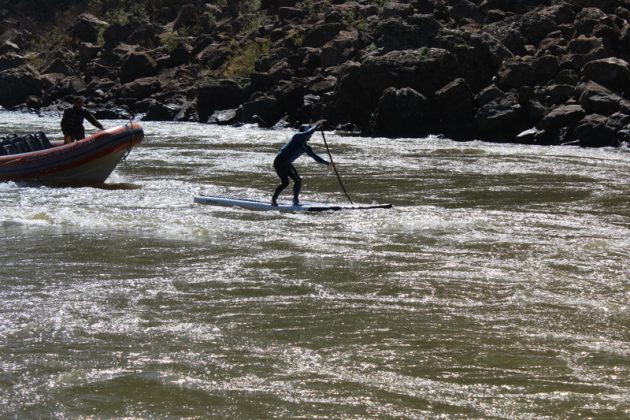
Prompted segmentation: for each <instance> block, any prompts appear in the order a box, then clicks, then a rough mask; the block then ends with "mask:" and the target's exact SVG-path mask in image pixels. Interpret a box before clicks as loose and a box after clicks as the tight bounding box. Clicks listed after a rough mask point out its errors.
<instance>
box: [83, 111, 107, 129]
mask: <svg viewBox="0 0 630 420" xmlns="http://www.w3.org/2000/svg"><path fill="white" fill-rule="evenodd" d="M83 111H84V112H83V117H85V119H86V120H88V121H89V122H90V124H92V125H93V126H94V127H96V128H98V129H99V130H104V128H103V124H101V123H100V122H98V120H97V119H96V118H94V115H92V113H91V112H90V111H88V110H87V109H85V110H83Z"/></svg>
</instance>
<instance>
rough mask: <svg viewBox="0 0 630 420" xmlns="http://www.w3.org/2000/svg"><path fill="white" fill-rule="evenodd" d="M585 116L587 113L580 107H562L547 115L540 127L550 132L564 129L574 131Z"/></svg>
mask: <svg viewBox="0 0 630 420" xmlns="http://www.w3.org/2000/svg"><path fill="white" fill-rule="evenodd" d="M585 116H586V111H585V110H584V108H582V106H580V105H560V106H558V107H557V108H554V109H553V110H551V111H550V112H549V113H547V115H545V117H544V118H543V119H542V120H541V121H540V123H539V125H540V127H541V128H542V129H544V130H546V131H548V132H549V131H555V130H560V129H562V128H567V129H569V130H570V131H573V129H574V128H575V127H576V126H577V124H578V122H580V120H582V118H584V117H585Z"/></svg>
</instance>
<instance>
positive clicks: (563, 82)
mask: <svg viewBox="0 0 630 420" xmlns="http://www.w3.org/2000/svg"><path fill="white" fill-rule="evenodd" d="M83 3H84V2H79V1H73V0H65V1H55V2H53V1H52V0H38V1H35V0H24V1H20V2H11V1H7V0H0V16H2V17H3V20H2V21H0V105H2V106H4V107H7V108H24V107H33V106H35V107H39V108H41V109H42V110H44V111H46V110H57V109H60V108H63V107H65V106H67V104H66V103H65V102H64V101H65V100H67V98H68V97H69V96H72V95H74V94H81V95H84V96H85V97H86V99H87V100H88V103H90V105H91V107H92V108H95V111H97V112H98V111H102V112H103V115H108V114H107V113H106V112H105V111H106V110H113V109H119V107H120V106H121V105H126V106H129V107H130V108H131V109H132V111H133V112H136V113H142V114H146V117H145V118H147V119H152V120H178V119H182V120H198V121H201V122H206V121H210V122H217V123H221V124H240V123H244V122H248V123H251V122H258V123H259V124H261V125H264V126H273V125H275V124H277V123H278V122H280V121H282V123H283V124H288V125H298V124H300V123H303V122H307V121H310V120H315V119H320V118H326V119H328V120H329V121H330V123H331V124H332V125H333V126H334V125H338V126H344V127H345V126H348V125H352V126H355V127H358V128H359V129H360V130H361V131H362V132H363V133H364V134H368V135H379V136H390V137H397V136H425V135H427V134H445V135H447V136H450V137H452V138H456V139H462V140H466V139H479V138H480V139H488V140H493V141H507V142H510V141H527V142H534V143H540V144H560V143H563V142H572V143H576V142H578V143H579V144H582V145H584V146H606V145H615V144H618V142H619V141H626V140H627V139H628V137H629V136H630V135H629V134H628V133H630V127H629V126H628V125H627V124H628V122H630V64H629V62H630V23H629V21H630V11H629V9H628V8H629V7H630V1H627V0H598V1H595V0H573V1H568V0H567V1H553V2H552V1H550V0H536V1H531V0H528V1H525V0H522V1H521V0H516V1H507V0H485V1H475V0H416V1H410V2H403V1H390V2H385V3H381V2H372V1H369V0H358V1H355V2H341V1H333V2H299V1H296V0H263V1H261V2H260V4H258V3H253V2H247V1H235V2H229V3H230V4H229V6H226V7H224V8H221V7H219V6H216V5H213V4H210V3H207V2H203V1H200V0H189V1H187V2H183V3H182V2H172V1H166V0H163V1H160V0H158V1H154V2H152V3H151V6H146V5H145V4H144V3H143V2H133V3H134V5H133V7H131V3H132V2H127V3H129V4H126V2H124V1H122V0H121V1H119V2H117V6H116V7H118V8H117V9H115V10H112V9H111V7H113V6H111V5H109V6H108V8H105V7H103V8H102V9H100V10H99V9H98V8H97V7H91V8H90V9H89V10H88V8H87V7H86V6H85V5H84V4H83ZM72 12H74V13H76V16H75V17H74V18H72V17H71V16H70V15H69V13H72ZM69 16H70V19H68V17H69ZM62 17H63V18H62ZM108 19H109V21H108ZM110 113H111V112H110ZM214 113H221V114H220V115H219V114H217V115H215V116H213V114H214ZM626 117H627V118H626ZM521 131H523V132H526V133H527V134H526V135H521V136H519V135H518V134H519V133H520V132H521ZM598 136H599V138H600V139H601V140H599V141H598V140H596V138H597V137H598Z"/></svg>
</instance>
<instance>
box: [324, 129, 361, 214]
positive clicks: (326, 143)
mask: <svg viewBox="0 0 630 420" xmlns="http://www.w3.org/2000/svg"><path fill="white" fill-rule="evenodd" d="M320 131H321V132H322V137H323V138H324V145H325V146H326V151H327V152H328V157H329V158H330V163H331V164H332V167H333V169H334V171H335V175H337V179H338V180H339V185H341V189H342V190H343V193H344V194H345V195H346V197H347V198H348V201H350V204H354V203H353V202H352V199H351V198H350V196H349V195H348V192H347V191H346V187H344V186H343V181H341V177H340V176H339V172H337V167H336V166H335V163H334V162H333V158H332V155H331V154H330V149H329V148H328V142H327V141H326V136H325V135H324V130H320Z"/></svg>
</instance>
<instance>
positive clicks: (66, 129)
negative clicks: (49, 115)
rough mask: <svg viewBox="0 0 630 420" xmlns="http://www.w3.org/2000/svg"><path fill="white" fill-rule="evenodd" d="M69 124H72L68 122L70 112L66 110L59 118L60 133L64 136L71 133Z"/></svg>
mask: <svg viewBox="0 0 630 420" xmlns="http://www.w3.org/2000/svg"><path fill="white" fill-rule="evenodd" d="M71 124H72V123H71V121H70V112H69V111H68V110H67V109H66V110H65V111H63V117H61V132H62V133H63V135H64V136H69V135H70V133H71V131H72V127H70V125H71Z"/></svg>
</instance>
